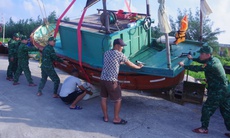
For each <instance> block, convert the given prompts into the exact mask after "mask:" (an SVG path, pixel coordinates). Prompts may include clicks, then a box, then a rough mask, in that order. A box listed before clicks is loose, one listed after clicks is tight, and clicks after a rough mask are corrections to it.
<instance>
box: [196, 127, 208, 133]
mask: <svg viewBox="0 0 230 138" xmlns="http://www.w3.org/2000/svg"><path fill="white" fill-rule="evenodd" d="M192 131H193V132H195V133H200V134H208V129H204V128H201V127H199V128H196V129H193V130H192Z"/></svg>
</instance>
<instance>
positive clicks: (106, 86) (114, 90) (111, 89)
mask: <svg viewBox="0 0 230 138" xmlns="http://www.w3.org/2000/svg"><path fill="white" fill-rule="evenodd" d="M100 83H101V97H102V98H108V97H110V99H111V100H113V101H117V100H121V87H120V84H119V82H117V81H105V80H101V81H100Z"/></svg>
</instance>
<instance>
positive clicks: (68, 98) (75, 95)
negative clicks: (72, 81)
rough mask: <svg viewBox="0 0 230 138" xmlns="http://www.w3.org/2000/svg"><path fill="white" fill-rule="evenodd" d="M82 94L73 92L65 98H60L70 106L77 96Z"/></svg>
mask: <svg viewBox="0 0 230 138" xmlns="http://www.w3.org/2000/svg"><path fill="white" fill-rule="evenodd" d="M82 93H83V92H79V91H74V92H72V93H71V94H69V95H68V96H67V97H60V98H61V100H62V101H63V102H65V103H67V104H71V103H72V102H73V101H74V100H75V99H76V98H77V97H78V96H79V95H81V94H82Z"/></svg>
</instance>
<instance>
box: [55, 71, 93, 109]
mask: <svg viewBox="0 0 230 138" xmlns="http://www.w3.org/2000/svg"><path fill="white" fill-rule="evenodd" d="M72 75H73V76H70V77H68V78H66V79H65V80H64V82H63V84H62V87H61V91H60V93H59V95H60V98H61V100H62V101H63V102H65V103H66V104H70V107H69V108H70V109H76V110H81V109H82V107H80V106H77V103H78V102H79V101H80V100H82V98H83V97H84V96H85V95H86V94H89V95H92V94H93V93H92V92H91V91H88V90H87V88H85V87H84V86H83V85H82V82H81V80H80V79H79V78H77V76H78V70H76V69H74V70H73V71H72ZM75 76H76V77H75Z"/></svg>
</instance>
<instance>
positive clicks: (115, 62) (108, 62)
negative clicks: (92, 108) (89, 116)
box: [100, 39, 143, 124]
mask: <svg viewBox="0 0 230 138" xmlns="http://www.w3.org/2000/svg"><path fill="white" fill-rule="evenodd" d="M124 46H126V44H125V43H124V42H123V40H122V39H115V40H114V42H113V49H111V50H109V51H106V52H105V54H104V65H103V69H102V73H101V82H100V83H101V94H100V95H101V108H102V112H103V115H104V116H103V121H104V122H108V120H109V117H108V113H107V98H108V97H110V99H111V100H112V101H114V102H115V103H114V118H113V123H114V124H126V123H127V121H126V120H123V119H121V118H120V117H119V112H120V108H121V88H120V85H119V82H118V73H119V67H120V64H121V63H125V64H126V65H128V66H130V67H132V68H135V69H140V68H142V67H143V65H142V64H138V65H135V64H133V63H132V62H131V61H129V60H128V59H127V58H126V56H125V55H124V54H123V53H122V52H121V51H122V49H123V47H124Z"/></svg>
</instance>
